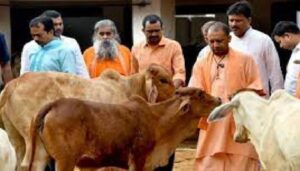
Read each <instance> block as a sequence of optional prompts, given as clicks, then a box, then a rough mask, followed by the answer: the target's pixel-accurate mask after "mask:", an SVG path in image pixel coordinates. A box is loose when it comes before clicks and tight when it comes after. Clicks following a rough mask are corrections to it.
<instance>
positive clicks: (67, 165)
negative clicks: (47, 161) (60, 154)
mask: <svg viewBox="0 0 300 171" xmlns="http://www.w3.org/2000/svg"><path fill="white" fill-rule="evenodd" d="M74 169H75V162H74V160H72V159H70V158H68V157H66V158H64V159H61V160H56V161H55V171H74Z"/></svg>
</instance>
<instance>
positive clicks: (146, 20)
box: [142, 14, 163, 28]
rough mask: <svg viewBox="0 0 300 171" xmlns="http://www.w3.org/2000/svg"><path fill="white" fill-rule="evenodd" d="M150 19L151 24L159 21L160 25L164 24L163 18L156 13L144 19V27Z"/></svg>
mask: <svg viewBox="0 0 300 171" xmlns="http://www.w3.org/2000/svg"><path fill="white" fill-rule="evenodd" d="M148 21H149V23H150V24H154V23H157V22H159V23H160V26H161V27H162V26H163V22H162V20H161V18H160V17H159V16H158V15H155V14H150V15H147V16H146V17H145V18H144V19H143V22H142V25H143V28H145V26H146V23H147V22H148Z"/></svg>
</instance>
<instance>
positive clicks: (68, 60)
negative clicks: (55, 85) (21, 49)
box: [28, 39, 76, 74]
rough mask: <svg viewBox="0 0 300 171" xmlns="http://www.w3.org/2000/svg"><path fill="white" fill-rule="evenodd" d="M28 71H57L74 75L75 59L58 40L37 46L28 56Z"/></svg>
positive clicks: (67, 48) (71, 52)
mask: <svg viewBox="0 0 300 171" xmlns="http://www.w3.org/2000/svg"><path fill="white" fill-rule="evenodd" d="M29 60H30V67H29V68H28V69H29V71H33V72H43V71H57V72H65V73H73V74H76V67H75V66H76V65H75V64H76V63H75V62H76V59H75V54H74V53H73V51H72V50H71V49H70V48H69V47H68V46H66V45H65V44H63V42H62V41H61V40H59V39H53V40H51V41H50V42H49V43H47V44H46V45H44V46H43V47H41V46H39V47H38V48H37V49H36V50H34V51H33V52H32V53H30V55H29Z"/></svg>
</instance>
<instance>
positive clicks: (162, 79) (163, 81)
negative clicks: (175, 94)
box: [159, 78, 169, 84]
mask: <svg viewBox="0 0 300 171" xmlns="http://www.w3.org/2000/svg"><path fill="white" fill-rule="evenodd" d="M159 81H160V82H161V83H164V84H166V83H169V81H168V80H167V79H165V78H161V79H160V80H159Z"/></svg>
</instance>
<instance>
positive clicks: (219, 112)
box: [207, 102, 237, 122]
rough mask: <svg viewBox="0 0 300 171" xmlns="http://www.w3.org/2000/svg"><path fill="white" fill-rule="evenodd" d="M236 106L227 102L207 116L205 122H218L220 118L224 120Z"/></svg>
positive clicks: (234, 103)
mask: <svg viewBox="0 0 300 171" xmlns="http://www.w3.org/2000/svg"><path fill="white" fill-rule="evenodd" d="M235 106H237V105H236V102H229V103H225V104H223V105H221V106H218V107H216V108H215V109H214V110H213V111H212V112H211V113H210V115H209V117H208V119H207V121H208V122H214V121H218V120H220V119H222V118H224V117H225V116H226V115H228V114H229V113H230V112H229V111H231V110H232V109H233V108H234V107H235Z"/></svg>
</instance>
